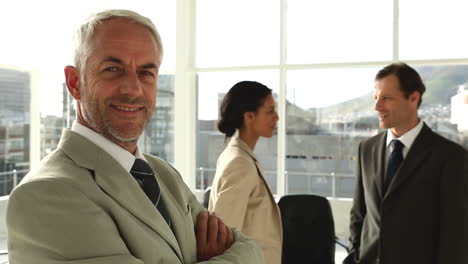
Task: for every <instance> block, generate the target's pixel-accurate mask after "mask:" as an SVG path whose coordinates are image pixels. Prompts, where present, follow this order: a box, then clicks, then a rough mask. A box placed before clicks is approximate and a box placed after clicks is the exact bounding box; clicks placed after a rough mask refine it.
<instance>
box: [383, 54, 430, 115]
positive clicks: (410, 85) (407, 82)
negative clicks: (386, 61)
mask: <svg viewBox="0 0 468 264" xmlns="http://www.w3.org/2000/svg"><path fill="white" fill-rule="evenodd" d="M392 74H394V75H395V76H396V77H397V78H398V81H399V82H400V89H401V90H402V91H403V93H404V94H405V97H406V98H408V97H409V96H410V95H411V94H412V93H413V92H414V91H417V92H419V95H420V96H419V102H418V107H419V106H420V105H421V103H422V95H423V94H424V92H425V91H426V86H425V85H424V83H423V81H422V79H421V76H419V73H418V72H417V71H416V70H415V69H413V68H411V67H410V66H409V65H408V64H406V63H404V62H396V63H392V64H390V65H388V66H385V67H384V68H383V69H381V70H380V71H379V72H378V73H377V75H376V76H375V81H378V80H380V79H383V78H385V77H387V76H389V75H392Z"/></svg>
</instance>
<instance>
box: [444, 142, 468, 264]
mask: <svg viewBox="0 0 468 264" xmlns="http://www.w3.org/2000/svg"><path fill="white" fill-rule="evenodd" d="M449 152H451V154H449ZM445 153H447V154H446V157H447V159H446V161H445V162H444V165H443V168H442V173H441V175H440V176H441V178H440V180H441V184H440V203H439V206H440V212H441V213H440V216H439V217H440V219H439V220H440V230H439V231H440V233H439V237H440V239H439V241H438V252H437V263H440V264H442V263H468V251H467V250H466V249H467V248H468V151H466V150H465V149H463V148H462V147H459V148H457V149H454V150H451V151H446V152H445Z"/></svg>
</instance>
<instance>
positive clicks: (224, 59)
mask: <svg viewBox="0 0 468 264" xmlns="http://www.w3.org/2000/svg"><path fill="white" fill-rule="evenodd" d="M196 17H197V21H196V65H197V67H222V66H249V65H271V64H278V63H279V1H278V0H257V1H249V0H238V1H228V0H198V1H197V14H196Z"/></svg>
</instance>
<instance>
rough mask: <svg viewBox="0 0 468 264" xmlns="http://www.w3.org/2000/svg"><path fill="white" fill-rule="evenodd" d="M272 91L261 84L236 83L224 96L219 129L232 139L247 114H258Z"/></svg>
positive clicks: (249, 82)
mask: <svg viewBox="0 0 468 264" xmlns="http://www.w3.org/2000/svg"><path fill="white" fill-rule="evenodd" d="M269 95H271V89H270V88H268V87H266V86H265V85H263V84H261V83H259V82H253V81H242V82H238V83H236V84H235V85H234V86H233V87H232V88H231V89H230V90H229V92H228V93H227V94H226V95H225V96H224V99H223V102H222V103H221V107H220V109H219V114H220V119H219V121H218V129H219V131H221V133H224V134H225V135H226V137H232V135H234V132H236V129H237V128H240V127H242V125H243V123H244V113H245V112H256V111H257V110H258V108H259V107H260V106H262V105H263V103H264V101H265V98H266V97H267V96H269Z"/></svg>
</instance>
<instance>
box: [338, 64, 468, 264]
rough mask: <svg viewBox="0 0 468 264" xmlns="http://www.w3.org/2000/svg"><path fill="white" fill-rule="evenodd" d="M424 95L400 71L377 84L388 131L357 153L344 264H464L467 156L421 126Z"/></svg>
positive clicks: (391, 69)
mask: <svg viewBox="0 0 468 264" xmlns="http://www.w3.org/2000/svg"><path fill="white" fill-rule="evenodd" d="M424 91H425V86H424V84H423V82H422V80H421V77H420V76H419V74H418V73H417V72H416V71H415V70H414V69H413V68H411V67H410V66H408V65H406V64H404V63H394V64H391V65H388V66H386V67H385V68H383V69H382V70H380V71H379V72H378V74H377V76H376V78H375V93H374V99H375V110H376V111H377V113H378V117H379V124H380V127H381V128H386V129H387V130H386V131H385V132H383V133H380V134H378V135H376V136H374V137H371V138H369V139H368V140H365V141H363V142H362V143H361V144H360V146H359V157H358V165H357V176H356V187H355V192H354V203H353V207H352V209H351V224H350V228H351V230H350V231H351V237H350V240H351V243H352V249H351V251H350V254H349V255H348V257H347V258H346V259H345V260H344V261H343V263H345V264H351V263H373V264H374V263H380V264H406V263H407V264H415V263H424V264H429V263H434V264H436V263H437V264H442V263H443V264H448V263H450V264H466V263H468V257H467V256H468V209H467V207H468V192H467V184H468V153H467V150H466V149H464V148H463V147H462V146H460V145H458V144H456V143H454V142H452V141H449V140H447V139H445V138H444V137H442V136H440V135H438V134H436V133H434V132H433V131H432V130H431V129H430V128H429V127H428V126H427V125H426V124H425V123H424V122H423V121H422V120H421V119H419V117H418V108H419V106H420V105H421V101H422V98H421V97H422V95H423V93H424Z"/></svg>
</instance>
